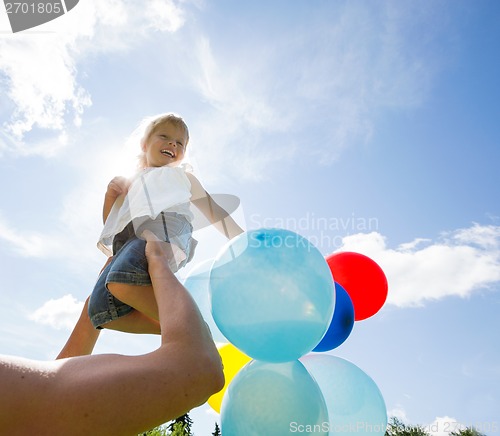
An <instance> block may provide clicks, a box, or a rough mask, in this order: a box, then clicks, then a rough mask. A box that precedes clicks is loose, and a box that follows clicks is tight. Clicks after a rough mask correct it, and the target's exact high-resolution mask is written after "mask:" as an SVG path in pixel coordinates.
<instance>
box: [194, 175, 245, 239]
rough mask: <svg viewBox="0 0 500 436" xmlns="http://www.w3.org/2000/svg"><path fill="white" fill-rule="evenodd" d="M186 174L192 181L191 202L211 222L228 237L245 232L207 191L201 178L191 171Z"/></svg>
mask: <svg viewBox="0 0 500 436" xmlns="http://www.w3.org/2000/svg"><path fill="white" fill-rule="evenodd" d="M186 174H187V176H188V179H189V181H190V182H191V202H192V203H193V204H194V205H195V206H196V207H197V208H198V209H199V210H200V211H201V212H202V213H203V215H205V216H206V217H207V219H208V220H209V221H210V223H211V224H213V225H214V226H215V228H216V229H217V230H219V231H220V232H221V233H222V234H223V235H225V236H226V237H227V238H228V239H232V238H234V237H235V236H238V235H239V234H240V233H243V229H242V228H241V227H240V226H239V225H238V224H236V221H234V220H233V218H231V216H230V215H229V213H228V212H227V211H225V210H224V209H223V208H222V207H220V206H219V205H218V204H217V203H216V202H215V201H214V199H213V198H212V197H211V196H210V194H209V193H208V192H207V191H205V189H204V188H203V186H201V183H200V182H199V180H198V179H197V178H196V177H195V176H193V175H192V174H191V173H186Z"/></svg>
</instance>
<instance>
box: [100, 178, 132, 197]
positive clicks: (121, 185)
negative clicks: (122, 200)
mask: <svg viewBox="0 0 500 436" xmlns="http://www.w3.org/2000/svg"><path fill="white" fill-rule="evenodd" d="M129 186H130V181H129V180H128V179H127V178H125V177H121V176H118V177H114V178H113V179H112V180H111V182H109V184H108V189H107V190H106V196H108V197H112V198H116V197H118V196H119V195H121V194H126V193H127V192H128V188H129Z"/></svg>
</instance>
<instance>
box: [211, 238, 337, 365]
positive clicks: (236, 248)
mask: <svg viewBox="0 0 500 436" xmlns="http://www.w3.org/2000/svg"><path fill="white" fill-rule="evenodd" d="M210 294H211V303H212V314H213V317H214V320H215V323H216V324H217V326H218V327H219V329H220V331H221V332H222V333H223V334H224V336H225V337H226V338H227V339H228V340H229V341H230V342H231V343H232V344H233V345H234V346H235V347H237V348H239V349H240V350H241V351H243V352H244V353H245V354H247V355H248V356H250V357H252V358H254V359H257V360H263V361H268V362H289V361H292V360H296V359H298V358H299V357H301V356H303V355H305V354H307V353H308V352H310V351H311V350H312V349H313V348H314V347H315V346H316V345H317V344H318V342H319V341H320V340H321V338H322V337H323V335H324V334H325V332H326V330H327V329H328V326H329V325H330V321H331V319H332V314H333V308H334V304H335V288H334V284H333V280H332V274H331V272H330V269H329V267H328V264H327V263H326V260H325V259H324V258H323V256H322V254H321V253H320V252H319V251H318V249H317V248H316V247H314V246H313V245H312V244H311V243H310V242H309V241H308V240H307V239H305V238H303V237H302V236H300V235H298V234H296V233H294V232H290V231H288V230H281V229H259V230H253V231H249V232H245V233H243V234H241V235H239V236H238V237H236V238H234V239H233V240H231V241H230V242H229V243H228V244H227V245H226V246H225V247H224V249H223V250H222V251H221V252H220V253H219V254H218V256H217V258H216V259H215V261H214V264H213V266H212V270H211V273H210Z"/></svg>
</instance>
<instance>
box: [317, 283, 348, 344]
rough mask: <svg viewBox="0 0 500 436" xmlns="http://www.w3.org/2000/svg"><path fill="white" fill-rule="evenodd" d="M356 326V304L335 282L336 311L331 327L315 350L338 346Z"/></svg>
mask: <svg viewBox="0 0 500 436" xmlns="http://www.w3.org/2000/svg"><path fill="white" fill-rule="evenodd" d="M353 326H354V306H353V305H352V300H351V297H349V294H348V293H347V292H346V290H345V289H344V288H343V287H342V286H340V285H339V284H338V283H335V311H334V312H333V318H332V322H331V323H330V327H328V330H327V331H326V333H325V336H323V339H321V342H320V343H319V344H318V345H316V347H315V348H314V350H313V351H328V350H333V349H334V348H337V347H338V346H339V345H340V344H342V343H343V342H344V341H345V340H346V339H347V338H348V337H349V335H350V334H351V331H352V328H353Z"/></svg>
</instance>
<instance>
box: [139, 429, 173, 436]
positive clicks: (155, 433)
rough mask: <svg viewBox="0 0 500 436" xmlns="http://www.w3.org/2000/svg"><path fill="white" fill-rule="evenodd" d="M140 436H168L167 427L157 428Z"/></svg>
mask: <svg viewBox="0 0 500 436" xmlns="http://www.w3.org/2000/svg"><path fill="white" fill-rule="evenodd" d="M138 436H167V429H166V428H165V427H155V428H153V429H151V430H149V431H147V432H145V433H141V434H140V435H138Z"/></svg>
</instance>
